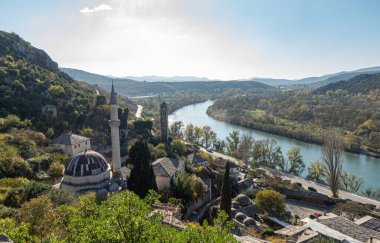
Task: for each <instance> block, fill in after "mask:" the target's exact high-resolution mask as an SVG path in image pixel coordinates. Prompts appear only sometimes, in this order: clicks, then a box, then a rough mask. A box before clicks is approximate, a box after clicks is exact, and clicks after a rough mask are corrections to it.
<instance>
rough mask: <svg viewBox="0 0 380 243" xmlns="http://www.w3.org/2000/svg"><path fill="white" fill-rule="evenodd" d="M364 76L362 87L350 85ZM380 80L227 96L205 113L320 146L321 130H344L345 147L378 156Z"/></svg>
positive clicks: (376, 77)
mask: <svg viewBox="0 0 380 243" xmlns="http://www.w3.org/2000/svg"><path fill="white" fill-rule="evenodd" d="M361 78H365V79H366V80H367V81H368V82H367V84H366V86H363V90H358V87H356V86H355V88H353V86H348V85H347V84H346V83H347V82H348V83H350V82H356V81H357V80H358V79H361ZM378 78H379V75H376V74H373V75H360V76H358V77H355V78H353V79H352V80H348V81H345V82H342V83H344V84H345V85H341V87H342V89H339V88H336V87H337V85H338V84H330V85H331V87H334V90H330V89H329V90H328V91H326V92H325V89H326V87H321V88H320V89H318V90H316V91H314V90H288V91H282V92H281V91H278V92H269V93H265V94H252V95H245V96H235V97H227V96H225V97H222V98H219V99H218V100H216V101H215V103H214V104H213V105H211V106H210V107H209V108H208V110H207V114H209V115H210V116H211V117H213V118H215V119H217V120H221V121H225V122H229V123H232V124H235V125H240V126H244V127H248V128H253V129H257V130H262V131H265V132H270V133H274V134H278V135H282V136H286V137H290V138H295V139H298V140H302V141H306V142H313V143H318V144H321V143H322V138H323V134H325V133H326V132H327V131H330V130H334V131H336V132H339V133H341V134H343V136H344V148H345V149H346V150H348V151H352V152H356V153H366V154H370V155H374V156H380V148H379V147H378V144H380V111H379V110H378V107H379V105H380V89H377V86H376V84H377V82H378ZM370 80H371V81H372V82H371V81H370ZM371 83H372V84H373V85H371ZM347 87H350V88H347ZM368 87H372V89H369V88H368ZM322 91H323V92H322ZM360 91H362V92H360Z"/></svg>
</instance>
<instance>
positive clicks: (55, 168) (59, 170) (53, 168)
mask: <svg viewBox="0 0 380 243" xmlns="http://www.w3.org/2000/svg"><path fill="white" fill-rule="evenodd" d="M64 169H65V166H63V164H61V163H59V162H58V161H54V162H53V163H52V164H51V165H50V166H49V171H48V174H49V175H50V176H51V177H53V178H58V177H61V176H62V174H63V170H64Z"/></svg>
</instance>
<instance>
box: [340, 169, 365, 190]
mask: <svg viewBox="0 0 380 243" xmlns="http://www.w3.org/2000/svg"><path fill="white" fill-rule="evenodd" d="M341 182H342V183H341V184H342V185H343V186H344V189H345V190H346V191H352V192H358V191H359V190H360V189H361V188H362V186H363V178H361V177H360V176H359V177H357V176H356V175H354V174H352V173H347V172H346V171H344V172H343V173H342V175H341Z"/></svg>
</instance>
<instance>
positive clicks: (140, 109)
mask: <svg viewBox="0 0 380 243" xmlns="http://www.w3.org/2000/svg"><path fill="white" fill-rule="evenodd" d="M142 109H143V107H142V106H141V105H137V111H136V115H135V116H136V118H141V113H142Z"/></svg>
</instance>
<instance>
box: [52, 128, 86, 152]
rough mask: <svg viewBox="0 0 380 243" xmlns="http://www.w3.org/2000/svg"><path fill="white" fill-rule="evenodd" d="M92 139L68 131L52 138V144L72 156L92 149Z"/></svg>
mask: <svg viewBox="0 0 380 243" xmlns="http://www.w3.org/2000/svg"><path fill="white" fill-rule="evenodd" d="M90 140H91V139H90V138H87V137H83V136H80V135H76V134H74V133H71V132H67V133H64V134H62V135H61V136H59V137H57V138H54V139H52V140H51V142H50V145H51V146H54V147H56V148H58V149H60V150H61V151H62V152H64V153H66V154H68V155H70V156H73V155H75V154H78V153H80V152H83V151H85V150H90V149H91V141H90Z"/></svg>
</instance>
